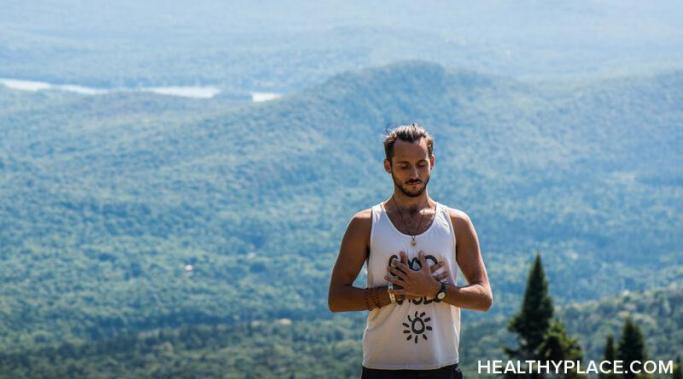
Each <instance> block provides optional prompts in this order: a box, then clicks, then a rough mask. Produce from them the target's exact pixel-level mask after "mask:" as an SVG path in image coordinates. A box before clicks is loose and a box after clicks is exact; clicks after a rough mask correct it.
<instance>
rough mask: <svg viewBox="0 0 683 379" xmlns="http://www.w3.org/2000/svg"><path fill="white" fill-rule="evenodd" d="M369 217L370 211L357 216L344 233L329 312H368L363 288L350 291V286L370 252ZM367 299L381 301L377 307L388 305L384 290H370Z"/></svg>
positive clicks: (334, 271) (335, 268)
mask: <svg viewBox="0 0 683 379" xmlns="http://www.w3.org/2000/svg"><path fill="white" fill-rule="evenodd" d="M371 228H372V215H371V211H370V209H366V210H364V211H361V212H358V213H356V214H355V215H354V216H353V218H352V219H351V222H350V223H349V226H348V227H347V229H346V233H345V234H344V238H343V239H342V242H341V248H340V249H339V256H337V262H336V263H335V265H334V269H333V270H332V278H331V279H330V290H329V295H328V300H327V302H328V306H329V308H330V311H332V312H348V311H364V310H368V305H367V303H366V300H365V299H366V298H365V294H366V291H368V290H366V289H365V288H357V287H353V282H354V281H355V280H356V278H357V277H358V273H359V272H360V270H361V268H363V264H364V262H365V258H366V256H367V254H368V251H369V249H370V229H371ZM370 291H373V293H371V294H370V295H374V296H376V297H377V298H379V299H380V305H381V306H384V305H387V304H390V303H391V300H390V299H389V294H388V293H387V291H386V287H377V288H372V289H370Z"/></svg>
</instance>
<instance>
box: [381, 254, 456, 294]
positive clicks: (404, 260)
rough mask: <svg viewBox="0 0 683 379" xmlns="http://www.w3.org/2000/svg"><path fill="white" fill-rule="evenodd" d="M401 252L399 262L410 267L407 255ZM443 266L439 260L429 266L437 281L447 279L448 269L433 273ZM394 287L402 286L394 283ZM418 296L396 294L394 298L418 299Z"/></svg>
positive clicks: (442, 262)
mask: <svg viewBox="0 0 683 379" xmlns="http://www.w3.org/2000/svg"><path fill="white" fill-rule="evenodd" d="M401 253H402V254H399V255H400V257H401V263H404V264H406V265H407V266H408V267H410V264H408V255H407V254H405V253H403V252H401ZM443 266H444V261H441V262H439V263H437V264H435V265H432V266H430V267H429V269H430V272H431V273H432V275H433V276H434V278H435V279H436V280H438V281H442V280H444V279H447V278H448V276H449V271H448V270H444V272H442V273H440V274H436V275H434V273H435V272H437V271H439V269H441V268H442V267H443ZM394 288H396V289H400V288H402V287H401V286H397V285H394ZM419 298H420V297H419V296H411V295H406V296H402V295H398V296H396V299H397V300H404V299H407V300H414V299H419Z"/></svg>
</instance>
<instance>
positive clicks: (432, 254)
mask: <svg viewBox="0 0 683 379" xmlns="http://www.w3.org/2000/svg"><path fill="white" fill-rule="evenodd" d="M384 151H385V158H386V159H385V160H384V169H385V170H386V172H387V173H389V174H391V177H392V179H393V181H394V192H393V194H392V196H391V197H390V198H389V199H388V200H385V201H383V202H381V203H380V204H377V205H375V206H373V207H372V208H369V209H366V210H363V211H361V212H358V213H356V214H355V215H354V216H353V218H352V219H351V222H350V223H349V225H348V228H347V230H346V233H345V234H344V238H343V239H342V242H341V248H340V252H339V256H338V257H337V262H336V264H335V266H334V269H333V272H332V278H331V280H330V290H329V299H328V303H329V307H330V310H331V311H332V312H348V311H364V310H369V311H370V312H369V314H368V320H367V325H366V328H365V331H364V333H363V364H362V378H363V379H365V378H462V372H461V371H460V368H459V365H458V364H459V354H458V343H459V340H460V308H468V309H473V310H478V311H487V310H488V309H489V308H490V307H491V304H492V303H493V294H492V292H491V287H490V286H489V281H488V276H487V274H486V267H485V266H484V261H483V259H482V257H481V252H480V250H479V241H478V238H477V233H476V231H475V229H474V226H473V225H472V221H471V220H470V218H469V217H468V216H467V214H465V212H463V211H460V210H457V209H454V208H449V207H446V206H445V205H443V204H440V203H438V202H436V201H434V200H433V199H432V198H431V197H430V196H429V194H428V192H427V184H428V183H429V178H430V174H431V172H432V169H433V168H434V165H435V163H436V158H435V156H434V153H433V139H432V137H431V136H430V135H429V133H428V132H427V131H426V130H425V129H424V128H422V127H420V126H419V125H417V124H411V125H405V126H399V127H398V128H396V129H394V130H392V131H391V132H390V133H388V135H387V136H386V138H385V140H384ZM366 262H367V273H368V278H367V282H368V286H367V287H368V288H357V287H353V282H354V281H355V279H356V277H357V276H358V273H359V272H360V269H361V268H362V267H363V264H364V263H366ZM458 267H459V268H460V270H461V271H462V273H463V274H464V276H465V279H466V280H467V282H468V285H467V286H463V287H457V286H456V285H455V282H456V278H455V275H456V273H457V268H458Z"/></svg>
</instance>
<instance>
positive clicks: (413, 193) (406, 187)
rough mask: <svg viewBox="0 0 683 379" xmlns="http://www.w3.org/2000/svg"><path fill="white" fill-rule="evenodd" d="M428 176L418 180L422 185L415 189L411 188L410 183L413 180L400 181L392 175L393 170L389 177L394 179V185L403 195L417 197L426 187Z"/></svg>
mask: <svg viewBox="0 0 683 379" xmlns="http://www.w3.org/2000/svg"><path fill="white" fill-rule="evenodd" d="M429 178H430V177H429V176H428V177H427V178H426V179H425V180H424V182H423V181H422V180H419V179H418V180H419V182H420V183H423V185H422V187H420V188H419V189H417V190H411V189H410V185H412V184H413V183H414V182H413V181H408V182H407V183H405V184H404V183H401V182H399V181H398V179H397V178H396V177H395V176H394V172H393V171H392V172H391V179H393V181H394V186H395V187H396V188H398V189H399V191H401V193H403V194H404V195H406V196H408V197H418V196H420V195H422V193H423V192H424V191H425V190H426V189H427V184H429Z"/></svg>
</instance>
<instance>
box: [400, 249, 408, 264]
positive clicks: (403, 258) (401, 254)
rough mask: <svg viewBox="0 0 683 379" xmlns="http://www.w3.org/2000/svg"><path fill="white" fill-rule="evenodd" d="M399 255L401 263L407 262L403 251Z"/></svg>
mask: <svg viewBox="0 0 683 379" xmlns="http://www.w3.org/2000/svg"><path fill="white" fill-rule="evenodd" d="M399 255H400V256H401V263H408V254H406V252H405V251H401V252H400V253H399Z"/></svg>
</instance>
